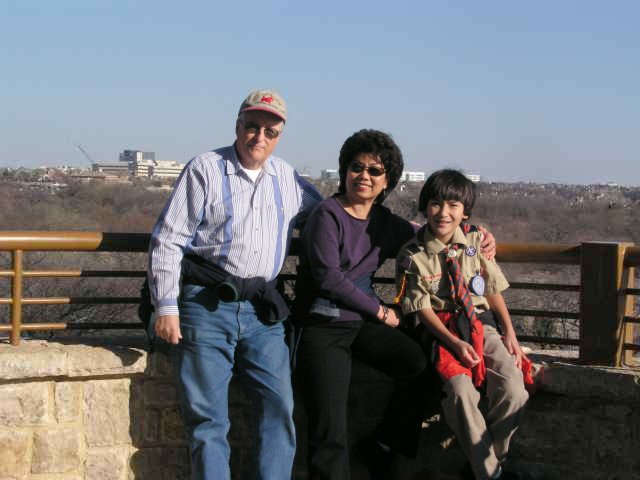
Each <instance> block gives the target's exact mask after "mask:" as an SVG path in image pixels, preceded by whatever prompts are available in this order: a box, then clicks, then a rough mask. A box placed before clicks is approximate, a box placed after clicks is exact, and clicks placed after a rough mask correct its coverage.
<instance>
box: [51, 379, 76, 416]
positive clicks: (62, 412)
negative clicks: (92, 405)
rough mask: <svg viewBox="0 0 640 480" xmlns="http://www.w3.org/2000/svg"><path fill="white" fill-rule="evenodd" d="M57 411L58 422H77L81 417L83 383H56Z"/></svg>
mask: <svg viewBox="0 0 640 480" xmlns="http://www.w3.org/2000/svg"><path fill="white" fill-rule="evenodd" d="M55 412H56V419H57V421H58V423H69V422H76V421H78V420H79V419H80V418H81V412H82V383H80V382H60V383H56V385H55Z"/></svg>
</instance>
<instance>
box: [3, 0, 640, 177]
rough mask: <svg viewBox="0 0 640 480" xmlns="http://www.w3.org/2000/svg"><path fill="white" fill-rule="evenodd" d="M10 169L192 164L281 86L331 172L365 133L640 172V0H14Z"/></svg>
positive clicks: (492, 171)
mask: <svg viewBox="0 0 640 480" xmlns="http://www.w3.org/2000/svg"><path fill="white" fill-rule="evenodd" d="M0 5H1V7H0V8H1V10H0V52H1V54H0V66H1V67H0V68H1V71H0V112H2V113H1V114H0V166H19V165H24V166H38V165H60V164H71V165H88V162H87V161H86V160H85V158H84V157H83V156H82V154H81V153H80V152H79V151H78V150H77V149H76V148H75V147H74V145H76V144H81V145H82V146H84V148H85V149H86V150H87V151H88V152H89V154H90V155H91V156H92V158H93V159H94V160H103V161H105V160H117V156H118V153H119V152H120V151H121V150H123V149H127V148H132V149H142V150H151V151H155V152H157V154H158V158H159V159H167V160H179V161H181V162H186V161H187V160H188V159H189V158H191V157H193V156H194V155H196V154H198V153H201V152H203V151H206V150H209V149H211V148H214V147H219V146H224V145H228V144H230V143H231V142H232V141H233V139H234V120H235V115H236V113H237V109H238V107H239V104H240V102H241V100H242V99H243V97H244V96H245V95H246V94H247V92H248V91H249V90H250V89H253V88H260V87H273V88H276V89H278V90H279V91H280V92H281V93H282V94H283V95H284V97H285V99H286V100H287V102H288V105H289V112H290V113H289V115H290V120H289V122H288V124H287V128H286V132H285V136H284V137H283V138H282V140H281V141H280V144H279V146H278V150H277V154H278V155H279V156H281V157H283V158H285V159H286V160H288V161H289V162H290V163H292V164H293V165H295V166H296V167H298V168H299V169H300V170H302V171H306V172H308V173H311V174H314V175H316V174H318V173H319V172H320V170H321V169H323V168H333V167H335V166H336V165H337V157H338V152H339V149H340V146H341V145H342V142H343V141H344V140H345V139H346V138H347V137H348V136H349V135H350V134H351V133H353V132H354V131H356V130H358V129H361V128H377V129H381V130H384V131H387V132H389V133H391V134H392V135H393V136H394V138H395V139H396V141H397V142H398V144H399V145H400V147H401V148H402V150H403V153H404V156H405V163H406V166H407V168H409V169H411V170H424V171H427V172H430V171H432V170H434V169H436V168H440V167H443V166H450V167H455V168H462V169H465V170H466V171H468V172H470V173H479V174H481V175H482V176H483V177H484V178H486V179H487V180H506V181H515V180H524V181H538V182H561V183H595V182H599V183H602V182H608V181H613V182H618V183H621V184H626V185H640V166H639V164H640V161H639V160H640V129H639V126H640V28H639V25H640V2H637V1H631V0H629V1H625V0H620V1H615V2H602V1H595V0H593V1H589V0H583V1H569V0H567V1H539V2H507V1H487V2H476V1H460V2H428V1H415V2H405V1H401V0H399V1H395V2H391V1H385V2H379V1H367V2H359V1H349V0H342V1H339V2H336V1H334V0H329V1H322V2H304V1H295V2H294V1H291V2H266V1H263V2H253V1H240V2H238V1H232V2H217V1H216V2H214V1H198V2H189V1H184V2H176V1H171V2H169V1H165V0H154V1H142V0H140V1H136V0H128V1H125V0H111V1H92V0H57V1H55V2H54V1H46V0H40V1H31V0H15V1H6V0H0Z"/></svg>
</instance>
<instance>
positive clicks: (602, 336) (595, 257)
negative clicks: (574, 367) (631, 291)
mask: <svg viewBox="0 0 640 480" xmlns="http://www.w3.org/2000/svg"><path fill="white" fill-rule="evenodd" d="M625 247H626V244H621V243H607V242H589V243H583V244H582V246H581V275H580V277H581V281H580V283H581V286H582V288H581V290H580V315H581V317H580V360H581V361H582V362H584V363H590V364H598V365H611V366H615V365H620V364H621V362H622V345H623V340H624V338H623V334H624V330H623V326H624V321H623V320H624V304H625V302H624V298H623V295H622V293H621V292H622V289H623V272H624V265H623V262H624V250H625Z"/></svg>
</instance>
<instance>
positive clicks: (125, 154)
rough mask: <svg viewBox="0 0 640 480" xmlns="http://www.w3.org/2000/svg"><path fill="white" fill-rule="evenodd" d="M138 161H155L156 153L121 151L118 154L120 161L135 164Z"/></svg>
mask: <svg viewBox="0 0 640 480" xmlns="http://www.w3.org/2000/svg"><path fill="white" fill-rule="evenodd" d="M139 160H150V161H152V162H155V161H156V152H143V151H142V150H123V151H122V152H121V153H120V161H121V162H127V163H135V162H137V161H139Z"/></svg>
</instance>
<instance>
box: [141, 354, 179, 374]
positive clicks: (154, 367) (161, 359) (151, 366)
mask: <svg viewBox="0 0 640 480" xmlns="http://www.w3.org/2000/svg"><path fill="white" fill-rule="evenodd" d="M147 374H148V375H149V376H151V377H170V378H173V367H172V366H171V358H170V357H169V355H168V354H166V353H164V352H158V351H155V352H153V353H150V354H149V355H148V367H147Z"/></svg>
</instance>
